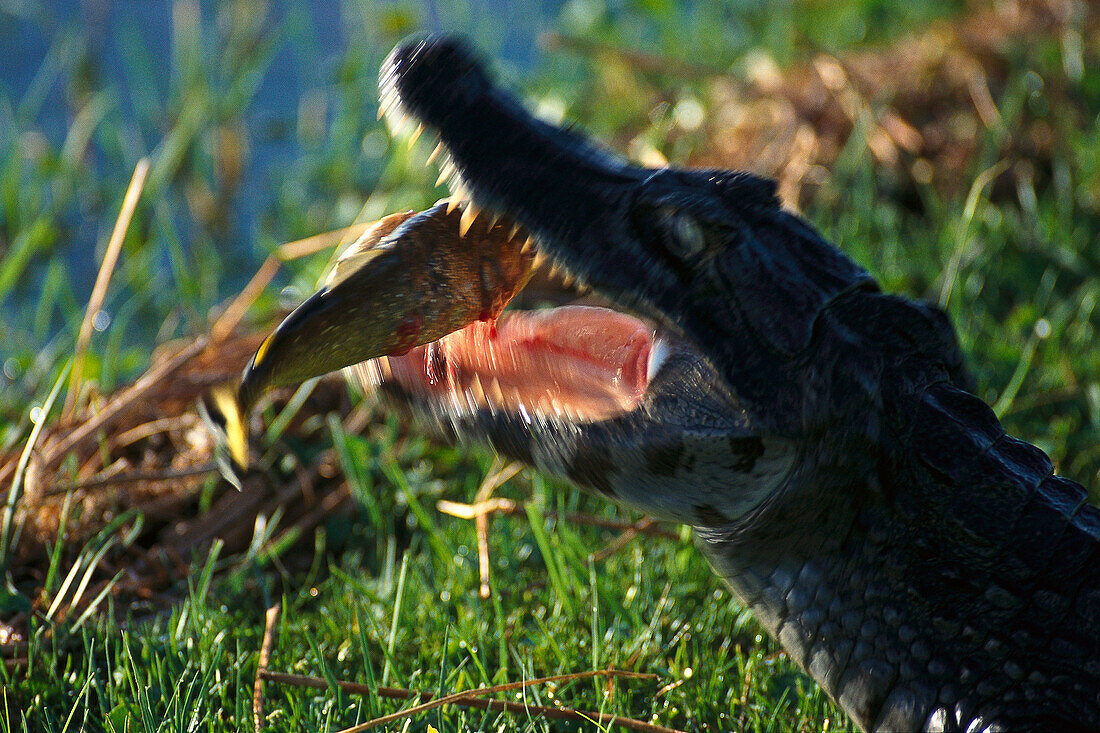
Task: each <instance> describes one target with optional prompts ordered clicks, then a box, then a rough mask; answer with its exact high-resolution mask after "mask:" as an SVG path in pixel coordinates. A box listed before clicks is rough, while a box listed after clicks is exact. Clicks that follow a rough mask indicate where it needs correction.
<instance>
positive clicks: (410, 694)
mask: <svg viewBox="0 0 1100 733" xmlns="http://www.w3.org/2000/svg"><path fill="white" fill-rule="evenodd" d="M592 677H607V678H627V679H644V680H655V679H658V677H657V675H654V674H646V673H642V672H627V671H624V670H618V669H602V670H595V671H590V672H576V673H573V674H564V675H555V676H552V677H539V678H536V679H531V680H524V681H523V682H510V683H508V684H504V685H494V686H492V687H482V688H478V689H476V690H468V691H465V692H458V693H454V694H451V695H446V696H444V697H440V698H436V697H435V696H434V695H432V694H431V693H428V692H414V691H412V690H406V689H403V688H400V687H385V686H382V687H370V686H368V685H363V684H359V683H355V682H346V681H343V680H340V681H338V682H337V683H336V684H337V686H338V687H339V688H340V689H341V690H343V691H344V692H348V693H352V694H357V695H377V696H379V697H383V698H388V699H392V700H408V699H416V700H419V701H420V704H419V705H417V706H415V707H412V708H408V709H406V710H401V711H399V712H397V713H393V714H391V715H385V716H382V717H380V718H375V719H374V720H369V721H367V722H366V723H363V724H361V725H357V726H354V727H351V728H345V729H344V730H342V731H340V733H359V731H364V730H368V729H370V728H373V727H376V726H379V725H385V724H386V723H391V722H393V721H396V720H400V719H402V718H406V717H408V716H410V715H416V714H419V713H422V712H426V711H428V710H432V709H434V708H437V707H440V706H443V705H455V706H457V707H466V708H477V709H480V710H499V711H502V712H508V713H518V714H521V715H541V716H543V717H546V718H549V719H552V720H568V721H572V722H580V723H584V722H591V723H596V724H598V725H602V726H618V727H620V728H626V729H627V730H635V731H641V732H642V733H682V731H678V730H676V729H674V728H667V727H665V726H661V725H655V724H653V723H646V722H644V721H641V720H634V719H632V718H622V717H619V716H616V715H608V714H606V713H594V712H586V711H582V710H574V709H572V708H551V707H545V706H542V705H530V704H527V703H517V702H512V701H510V700H484V699H481V698H480V696H484V695H493V694H498V693H501V692H511V691H514V690H519V689H524V688H527V687H532V686H534V685H541V684H547V683H560V682H571V681H575V680H580V679H588V678H592ZM259 679H264V680H267V681H269V682H279V683H282V684H287V685H294V686H297V687H308V688H312V689H315V690H325V689H328V686H329V685H328V682H327V681H326V680H324V679H322V678H320V677H309V676H306V675H296V674H284V673H281V672H270V671H268V670H266V669H264V670H263V671H262V672H258V673H257V680H259Z"/></svg>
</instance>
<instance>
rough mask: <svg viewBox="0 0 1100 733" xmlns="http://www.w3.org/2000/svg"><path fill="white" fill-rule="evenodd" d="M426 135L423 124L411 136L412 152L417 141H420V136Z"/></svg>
mask: <svg viewBox="0 0 1100 733" xmlns="http://www.w3.org/2000/svg"><path fill="white" fill-rule="evenodd" d="M423 134H424V123H423V122H421V123H420V124H418V125H417V126H416V129H415V130H413V132H412V135H409V150H412V148H413V145H416V141H417V140H419V139H420V136H421V135H423Z"/></svg>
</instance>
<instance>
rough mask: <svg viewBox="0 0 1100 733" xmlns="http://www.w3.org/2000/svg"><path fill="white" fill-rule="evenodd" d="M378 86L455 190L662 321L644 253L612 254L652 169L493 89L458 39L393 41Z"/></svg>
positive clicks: (393, 115) (625, 236)
mask: <svg viewBox="0 0 1100 733" xmlns="http://www.w3.org/2000/svg"><path fill="white" fill-rule="evenodd" d="M379 84H380V96H381V100H382V101H381V107H382V110H383V111H384V112H385V113H386V115H387V117H388V119H389V121H390V122H391V123H393V124H396V125H397V126H399V127H400V126H405V125H409V124H419V125H421V126H422V127H423V128H424V129H425V131H427V132H429V133H430V134H433V135H434V136H436V137H437V138H438V139H439V141H440V145H441V147H442V148H443V149H444V150H445V158H444V160H443V162H442V168H443V176H441V180H443V179H444V178H450V182H451V186H452V188H453V190H454V192H455V196H456V197H459V198H462V197H468V198H470V199H471V200H472V202H473V203H474V204H475V205H476V206H477V207H479V208H488V209H491V210H493V211H496V212H501V213H504V214H507V216H509V217H511V218H513V219H515V220H516V221H518V222H519V223H521V224H522V225H523V226H524V227H525V228H526V229H527V230H528V231H529V232H531V234H532V235H533V236H534V237H535V239H536V241H537V243H538V248H539V250H540V251H541V252H543V253H544V254H547V255H550V256H551V257H552V258H553V259H554V260H555V262H556V263H557V264H558V265H560V266H562V267H564V268H565V269H566V270H567V271H568V272H569V273H570V274H571V275H573V276H575V277H576V278H577V279H578V280H580V281H581V282H583V283H584V284H586V285H588V286H590V287H592V288H593V289H595V290H596V291H598V292H600V293H601V294H602V295H605V296H606V297H608V298H610V299H612V300H613V301H615V302H616V303H617V304H619V305H621V306H624V307H627V308H630V309H632V310H636V311H638V312H640V313H642V314H643V315H646V316H648V317H651V318H657V319H660V320H664V319H663V318H662V316H661V314H660V313H656V312H654V311H653V309H652V308H651V307H650V306H649V304H648V302H647V301H648V300H649V299H642V298H639V297H638V295H639V292H640V290H639V289H640V288H641V287H645V286H646V285H647V284H649V283H652V282H653V280H654V277H655V274H656V273H655V272H654V271H653V270H652V269H651V268H649V267H648V266H647V265H648V263H647V262H646V261H644V260H643V259H640V258H638V257H636V256H623V254H626V253H620V254H619V255H616V253H615V252H614V251H613V250H614V249H615V248H617V247H618V246H620V243H624V242H627V241H628V240H630V239H632V237H633V235H632V233H631V232H630V231H629V227H630V223H629V221H628V220H627V217H626V216H625V213H626V212H627V211H628V210H629V208H630V205H631V204H632V202H633V199H634V197H635V196H636V195H637V192H638V190H639V189H640V188H642V187H644V185H645V183H646V181H647V180H648V179H649V178H650V177H652V176H653V175H654V171H652V170H649V169H645V168H640V167H637V166H634V165H631V164H630V163H628V162H626V161H624V160H622V159H621V158H619V157H617V156H615V155H614V154H612V153H610V152H608V151H606V150H604V149H602V148H600V147H597V146H596V145H594V144H593V143H591V142H590V141H589V140H587V139H586V138H583V137H581V136H579V135H577V134H575V133H573V132H571V131H569V130H566V129H562V128H559V127H557V126H554V125H550V124H548V123H546V122H543V121H542V120H539V119H537V118H536V117H534V116H533V115H532V114H531V113H529V112H528V111H527V110H525V109H524V108H523V107H522V106H521V105H520V104H519V103H518V102H517V101H516V100H515V99H514V98H513V97H512V96H510V95H509V94H508V93H506V92H504V91H502V90H501V89H499V88H498V87H496V86H494V85H493V84H492V83H491V82H490V81H489V78H488V76H487V74H486V72H485V70H484V68H483V67H482V65H481V63H480V62H479V61H478V59H477V58H476V57H475V56H474V54H473V52H472V51H471V50H470V49H469V48H467V47H466V46H465V44H463V43H462V42H461V41H459V40H457V39H454V38H450V37H432V36H429V37H425V38H421V39H417V40H413V41H408V42H405V43H403V44H401V45H399V46H398V47H397V48H395V49H394V51H393V52H392V53H391V54H390V56H389V58H388V59H387V60H386V62H385V63H384V64H383V66H382V70H381V72H380V77H379ZM630 254H633V253H630ZM610 261H613V262H614V263H615V268H614V272H609V271H608V267H607V263H608V262H610ZM666 325H674V324H670V323H666Z"/></svg>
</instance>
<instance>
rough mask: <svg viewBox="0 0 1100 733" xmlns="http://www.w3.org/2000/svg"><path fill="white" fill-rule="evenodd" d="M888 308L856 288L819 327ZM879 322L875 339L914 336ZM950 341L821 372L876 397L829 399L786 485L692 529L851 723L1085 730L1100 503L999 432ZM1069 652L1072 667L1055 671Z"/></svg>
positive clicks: (1099, 601)
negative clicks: (818, 437) (828, 422)
mask: <svg viewBox="0 0 1100 733" xmlns="http://www.w3.org/2000/svg"><path fill="white" fill-rule="evenodd" d="M868 300H870V301H872V302H867V301H868ZM898 307H908V308H912V307H914V306H912V305H911V304H906V303H903V302H900V301H898V300H896V299H890V298H889V296H881V295H875V296H867V297H866V298H865V300H864V301H863V302H861V303H848V304H840V306H839V307H838V309H837V310H836V311H835V312H833V313H830V314H825V315H824V321H823V325H825V326H828V325H829V322H830V321H831V320H832V321H836V322H840V321H845V320H847V318H846V316H845V314H844V311H845V310H846V309H849V310H858V311H859V312H860V313H861V318H863V319H865V320H870V321H871V322H872V323H874V322H875V320H876V318H879V319H882V320H881V322H880V323H879V324H878V325H880V326H881V325H882V324H883V323H888V322H890V321H893V320H894V319H893V318H891V317H889V316H890V313H891V312H892V311H894V310H895V309H896V308H898ZM903 322H907V323H912V322H914V321H913V319H911V318H909V319H904V321H903ZM875 333H876V338H878V339H879V341H880V342H882V341H883V340H885V341H890V340H893V339H902V338H910V337H912V335H913V334H912V333H908V334H901V333H897V332H895V333H893V334H891V332H890V331H889V329H885V330H878V331H875ZM825 341H826V342H834V343H835V342H837V341H838V339H836V338H835V337H834V338H830V339H826V340H825ZM912 343H914V344H922V343H923V344H925V345H927V344H928V341H927V340H924V341H920V340H914V341H913V342H912ZM950 352H951V350H948V352H945V351H940V358H939V359H938V360H937V359H933V358H931V355H932V354H933V353H934V352H932V351H930V350H927V349H924V348H911V349H910V350H909V357H908V358H907V359H900V360H899V359H894V360H892V361H880V362H878V363H875V362H874V360H873V359H871V360H868V359H862V360H861V362H860V364H859V365H858V366H851V367H850V368H849V369H850V372H849V373H848V374H845V375H841V376H840V377H838V375H836V374H832V375H827V377H828V378H827V380H826V381H827V382H829V383H836V381H837V380H838V379H839V380H840V382H841V383H850V384H854V383H862V384H864V386H865V387H866V388H867V389H866V390H865V391H864V392H862V394H865V395H868V396H871V397H874V396H879V397H878V398H877V399H873V398H870V397H869V398H868V399H866V400H864V401H863V402H862V404H861V403H860V402H859V401H858V400H853V401H850V402H849V404H848V405H847V406H846V407H845V408H844V409H841V408H840V407H839V406H838V407H837V409H836V411H834V412H833V413H832V414H838V412H839V413H840V414H844V415H845V421H846V422H845V424H846V425H847V428H846V430H845V431H844V433H843V434H842V435H840V436H836V437H838V439H837V440H829V441H819V442H818V443H816V444H811V445H809V446H808V447H807V448H806V449H805V451H804V453H805V455H803V456H802V460H800V461H795V465H799V466H801V468H800V469H799V472H798V473H796V474H795V475H792V476H791V478H790V481H789V482H788V483H787V486H786V487H785V489H783V490H781V491H779V492H776V494H775V495H773V496H772V497H771V498H770V499H769V500H768V501H767V502H765V503H764V504H763V505H761V506H759V507H757V509H756V510H755V511H753V512H751V513H750V514H749V515H747V516H745V517H743V518H741V519H740V520H739V521H738V522H736V523H734V524H730V525H727V526H724V527H721V528H713V527H712V528H700V529H698V530H697V531H698V535H699V538H700V544H701V545H702V548H703V550H704V552H705V554H706V555H707V557H708V558H709V560H710V562H711V564H712V565H713V566H714V568H715V570H716V571H717V572H718V573H719V574H720V575H722V576H723V577H724V578H725V579H726V580H727V581H728V582H729V584H730V586H731V587H732V589H733V590H734V592H735V593H736V594H737V596H738V597H739V598H740V599H741V601H742V602H743V603H744V604H745V605H746V606H748V607H749V608H751V609H752V610H753V612H754V613H755V615H756V617H757V618H758V619H759V620H760V622H761V624H762V625H763V626H764V627H765V628H766V629H767V630H768V631H769V632H770V633H771V634H773V635H774V636H775V637H776V638H777V639H779V641H780V642H781V643H782V645H783V647H784V648H785V649H786V650H787V651H788V653H789V654H790V655H791V657H792V658H793V659H794V660H795V661H796V662H797V663H798V664H799V665H801V666H802V667H803V668H804V669H805V670H806V671H807V672H808V673H809V674H810V675H811V676H812V677H813V678H814V679H815V680H817V681H818V682H819V683H820V684H821V686H822V687H823V688H824V689H825V690H826V692H828V694H829V695H830V696H832V697H833V698H834V699H835V700H837V701H838V703H839V704H840V705H841V707H842V708H843V709H844V710H845V711H846V712H847V713H848V714H849V715H850V716H851V717H852V718H853V719H854V720H855V721H856V723H857V724H858V725H860V726H861V727H862V728H864V729H868V730H918V729H931V730H955V729H959V730H987V729H988V730H997V729H998V728H997V727H996V726H997V722H998V721H999V720H1011V721H1012V725H1013V726H1014V727H1018V726H1024V727H1027V726H1028V724H1029V723H1028V721H1029V720H1031V721H1034V723H1033V725H1032V728H1033V729H1037V730H1038V729H1043V728H1044V727H1045V728H1046V729H1051V728H1050V726H1051V725H1052V721H1053V720H1057V719H1058V717H1059V716H1061V717H1062V719H1063V721H1064V724H1065V726H1068V727H1065V728H1062V729H1067V730H1080V729H1091V728H1094V727H1095V726H1098V725H1100V720H1097V719H1096V717H1095V716H1096V715H1097V713H1096V709H1097V708H1096V706H1097V702H1098V691H1100V662H1097V661H1096V660H1095V659H1092V661H1091V662H1090V661H1089V660H1090V655H1094V654H1095V652H1096V650H1097V644H1098V642H1097V640H1096V639H1095V638H1093V637H1092V636H1091V635H1090V634H1089V631H1088V630H1089V629H1090V628H1095V624H1096V618H1095V617H1096V616H1100V570H1098V568H1097V562H1096V561H1095V560H1096V558H1098V557H1100V551H1098V547H1100V543H1098V541H1097V536H1100V512H1098V511H1097V510H1096V509H1095V508H1093V507H1091V506H1089V505H1087V504H1086V503H1085V496H1084V493H1083V491H1082V489H1081V487H1080V486H1078V485H1077V484H1075V483H1073V482H1071V481H1068V480H1066V479H1063V478H1060V477H1056V476H1054V473H1053V467H1052V466H1051V463H1050V461H1049V459H1048V458H1047V457H1046V455H1045V454H1043V452H1042V451H1040V450H1039V449H1037V448H1035V447H1033V446H1031V445H1029V444H1027V443H1024V442H1022V441H1019V440H1015V439H1013V438H1011V437H1010V436H1008V435H1006V434H1005V431H1004V429H1003V428H1002V427H1001V425H1000V423H999V422H998V421H997V419H996V417H995V416H994V415H993V413H992V411H991V410H990V409H989V407H988V406H987V405H986V404H985V403H984V402H982V401H981V400H979V399H978V398H976V397H974V396H973V395H971V394H969V393H968V392H966V391H965V390H964V389H963V388H962V387H961V386H960V384H959V382H961V381H962V377H961V373H959V372H957V371H956V370H955V369H954V366H953V364H951V363H948V362H949V359H944V358H943V355H944V354H945V353H950ZM852 353H857V354H861V355H863V356H865V355H866V354H868V353H872V354H873V353H875V352H874V350H873V349H870V350H868V349H864V350H856V351H854V352H852ZM880 353H881V352H880ZM848 361H849V362H850V360H848ZM823 363H838V364H841V366H840V367H838V368H842V369H843V368H845V367H844V366H843V362H831V361H829V360H828V359H826V360H825V361H823ZM856 426H861V427H856ZM822 446H832V447H831V448H829V449H824V448H822ZM1082 598H1084V599H1087V600H1085V601H1084V602H1082V600H1081V599H1082ZM1055 630H1057V631H1055ZM1067 655H1068V656H1067ZM1067 659H1069V660H1079V662H1080V664H1081V665H1083V666H1084V671H1080V670H1078V669H1075V670H1074V673H1073V674H1072V675H1070V674H1067V673H1066V672H1065V669H1066V668H1065V665H1066V662H1067ZM1040 702H1041V703H1043V705H1042V706H1039V705H1038V703H1040ZM1040 707H1041V708H1042V709H1039V708H1040ZM1032 716H1034V717H1032ZM970 726H973V728H971V727H970ZM1002 729H1003V728H1002ZM1014 729H1015V728H1014Z"/></svg>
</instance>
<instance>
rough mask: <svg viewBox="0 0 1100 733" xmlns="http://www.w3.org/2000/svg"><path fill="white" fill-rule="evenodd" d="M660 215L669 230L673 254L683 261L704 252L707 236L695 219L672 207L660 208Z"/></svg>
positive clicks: (670, 247)
mask: <svg viewBox="0 0 1100 733" xmlns="http://www.w3.org/2000/svg"><path fill="white" fill-rule="evenodd" d="M658 215H659V216H660V218H661V221H662V223H663V224H664V225H665V228H666V229H667V230H668V233H669V237H668V240H669V245H670V246H669V249H670V250H672V252H673V254H675V255H677V256H679V257H680V258H682V259H690V258H692V257H695V255H697V254H699V253H700V252H702V251H703V247H705V246H706V235H704V234H703V228H702V227H701V226H699V223H698V222H697V221H695V219H694V218H692V217H691V216H690V215H688V214H685V213H684V212H682V211H679V210H677V209H674V208H672V207H671V206H662V207H661V208H659V209H658Z"/></svg>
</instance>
